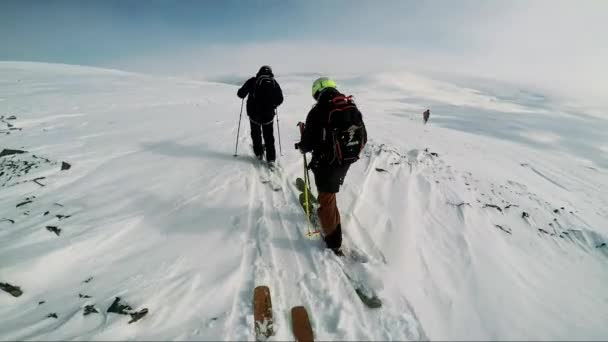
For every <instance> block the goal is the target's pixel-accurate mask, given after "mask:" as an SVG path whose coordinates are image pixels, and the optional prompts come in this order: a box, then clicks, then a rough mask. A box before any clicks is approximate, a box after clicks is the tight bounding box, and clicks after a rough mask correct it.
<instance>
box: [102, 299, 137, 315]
mask: <svg viewBox="0 0 608 342" xmlns="http://www.w3.org/2000/svg"><path fill="white" fill-rule="evenodd" d="M128 311H133V308H132V307H131V306H129V305H128V304H126V303H121V301H120V297H116V299H114V302H113V303H112V305H110V307H109V308H108V311H107V312H113V313H117V314H119V315H128V314H129V312H128Z"/></svg>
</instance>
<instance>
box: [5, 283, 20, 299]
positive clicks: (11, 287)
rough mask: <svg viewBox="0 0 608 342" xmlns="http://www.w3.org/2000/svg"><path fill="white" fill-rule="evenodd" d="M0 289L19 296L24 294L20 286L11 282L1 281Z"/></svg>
mask: <svg viewBox="0 0 608 342" xmlns="http://www.w3.org/2000/svg"><path fill="white" fill-rule="evenodd" d="M0 290H2V291H4V292H7V293H9V294H10V295H11V296H13V297H19V296H21V295H22V294H23V291H21V288H20V287H19V286H15V285H11V284H9V283H0Z"/></svg>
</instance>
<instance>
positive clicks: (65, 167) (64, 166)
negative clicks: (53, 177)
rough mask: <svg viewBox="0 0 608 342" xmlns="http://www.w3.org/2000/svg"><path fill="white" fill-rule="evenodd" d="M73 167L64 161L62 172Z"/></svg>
mask: <svg viewBox="0 0 608 342" xmlns="http://www.w3.org/2000/svg"><path fill="white" fill-rule="evenodd" d="M71 167H72V165H70V164H68V163H66V162H64V161H62V162H61V171H64V170H69V169H70V168H71Z"/></svg>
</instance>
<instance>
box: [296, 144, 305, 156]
mask: <svg viewBox="0 0 608 342" xmlns="http://www.w3.org/2000/svg"><path fill="white" fill-rule="evenodd" d="M294 147H295V148H296V150H300V153H302V154H304V153H306V152H304V151H302V149H301V148H300V143H299V142H297V143H295V144H294Z"/></svg>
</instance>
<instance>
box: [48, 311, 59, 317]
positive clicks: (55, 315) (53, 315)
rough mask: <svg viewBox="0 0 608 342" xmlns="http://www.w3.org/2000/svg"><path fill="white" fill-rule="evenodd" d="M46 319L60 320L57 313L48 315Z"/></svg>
mask: <svg viewBox="0 0 608 342" xmlns="http://www.w3.org/2000/svg"><path fill="white" fill-rule="evenodd" d="M46 317H47V318H59V316H57V314H56V313H54V312H51V313H50V314H48V315H47V316H46Z"/></svg>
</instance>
